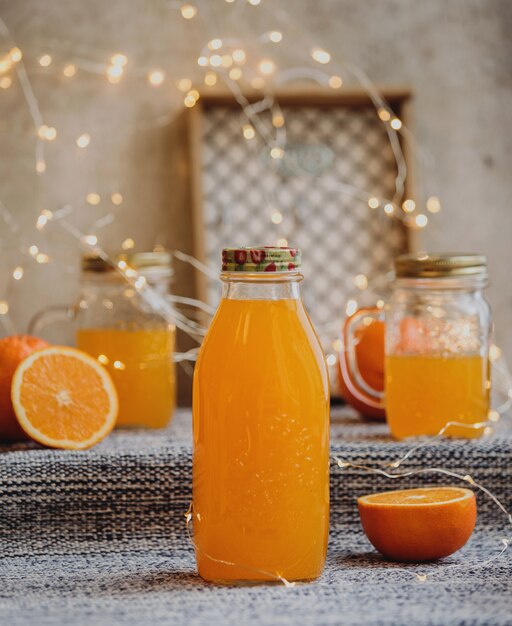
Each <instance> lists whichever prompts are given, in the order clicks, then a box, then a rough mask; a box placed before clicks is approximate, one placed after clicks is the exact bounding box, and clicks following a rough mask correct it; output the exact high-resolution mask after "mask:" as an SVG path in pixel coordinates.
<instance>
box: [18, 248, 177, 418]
mask: <svg viewBox="0 0 512 626" xmlns="http://www.w3.org/2000/svg"><path fill="white" fill-rule="evenodd" d="M120 260H121V261H123V262H124V263H126V264H127V266H129V267H131V268H133V269H134V270H136V271H137V272H138V274H139V275H140V276H143V277H144V278H145V280H147V282H148V284H149V285H150V286H152V287H153V288H154V289H156V290H157V291H158V292H159V293H160V294H161V295H165V294H166V293H167V292H168V289H169V280H170V276H171V274H172V271H171V266H170V255H169V254H168V253H165V252H164V253H160V252H159V253H153V252H151V253H149V252H148V253H137V254H132V255H125V256H122V257H120ZM62 319H67V320H71V321H73V322H74V325H75V327H76V345H77V347H78V348H79V349H81V350H84V351H85V352H87V353H89V354H90V355H91V356H93V357H95V358H96V359H98V361H99V362H100V363H101V364H102V365H104V366H105V367H106V368H107V370H108V371H109V372H110V374H111V376H112V378H113V380H114V383H115V386H116V389H117V393H118V396H119V417H118V420H117V425H118V426H141V427H148V428H162V427H164V426H166V425H167V424H168V423H169V421H170V419H171V417H172V412H173V409H174V406H175V396H176V390H175V386H176V383H175V366H174V362H173V355H174V345H175V336H176V328H175V326H174V325H172V324H169V323H168V322H167V321H166V320H165V319H164V318H163V317H162V316H161V315H160V314H159V313H156V312H155V311H154V310H153V309H152V308H151V307H150V306H148V304H147V303H146V302H145V301H144V300H143V299H142V298H141V297H140V295H139V294H138V293H137V290H136V289H134V288H132V287H131V286H130V285H129V284H127V282H126V280H125V279H124V278H123V276H122V275H121V274H120V273H119V272H117V271H116V270H115V269H114V268H113V267H112V266H111V265H110V264H108V263H106V262H105V261H103V260H102V259H100V258H98V257H86V258H84V260H83V263H82V277H81V289H80V297H79V300H78V302H76V303H75V304H72V305H70V306H64V307H49V308H48V309H45V310H43V311H41V312H40V313H39V314H37V315H36V316H35V318H34V319H33V320H32V322H31V324H30V326H31V332H32V333H34V334H39V333H40V332H41V330H42V329H43V328H44V327H45V326H46V325H48V324H54V323H56V322H58V321H59V320H62Z"/></svg>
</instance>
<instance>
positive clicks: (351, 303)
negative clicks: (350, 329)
mask: <svg viewBox="0 0 512 626" xmlns="http://www.w3.org/2000/svg"><path fill="white" fill-rule="evenodd" d="M356 311H357V301H356V300H352V299H351V300H348V302H347V306H346V307H345V313H346V314H347V315H354V313H355V312H356Z"/></svg>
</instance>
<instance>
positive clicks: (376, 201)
mask: <svg viewBox="0 0 512 626" xmlns="http://www.w3.org/2000/svg"><path fill="white" fill-rule="evenodd" d="M379 204H380V202H379V199H378V198H376V197H375V196H374V197H372V198H369V200H368V206H369V207H370V209H377V208H378V206H379Z"/></svg>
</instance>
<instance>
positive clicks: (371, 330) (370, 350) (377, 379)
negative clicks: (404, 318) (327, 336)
mask: <svg viewBox="0 0 512 626" xmlns="http://www.w3.org/2000/svg"><path fill="white" fill-rule="evenodd" d="M362 310H364V309H360V310H359V311H357V313H360V312H361V311H362ZM368 311H369V312H372V311H374V309H368ZM350 319H351V317H348V318H347V320H346V322H345V325H344V328H343V335H344V337H343V345H346V341H347V338H346V328H347V324H348V322H349V321H350ZM368 319H369V320H370V318H368ZM384 329H385V327H384V322H381V321H379V320H372V321H371V322H370V323H369V324H368V325H364V324H363V325H361V326H360V327H359V328H358V329H357V331H356V333H355V335H356V340H357V344H356V346H355V356H356V359H357V364H358V367H359V371H360V373H361V376H362V378H363V380H364V381H365V382H366V383H367V384H368V385H370V387H373V388H374V389H376V390H377V391H383V389H384ZM341 359H343V363H342V362H341ZM338 378H339V382H340V387H341V393H342V395H343V398H344V399H345V400H346V402H348V404H350V405H351V406H353V407H354V408H355V409H357V410H358V411H359V412H360V413H362V414H363V415H366V416H369V417H375V418H378V419H385V417H386V412H385V410H384V408H383V407H382V406H380V403H379V402H376V401H375V400H374V399H373V398H371V397H370V396H368V394H366V393H365V392H364V391H363V390H362V389H359V388H358V387H357V384H356V382H355V381H354V379H353V377H352V376H351V374H350V372H349V370H348V360H347V355H346V351H345V350H343V351H342V353H341V354H340V363H339V367H338Z"/></svg>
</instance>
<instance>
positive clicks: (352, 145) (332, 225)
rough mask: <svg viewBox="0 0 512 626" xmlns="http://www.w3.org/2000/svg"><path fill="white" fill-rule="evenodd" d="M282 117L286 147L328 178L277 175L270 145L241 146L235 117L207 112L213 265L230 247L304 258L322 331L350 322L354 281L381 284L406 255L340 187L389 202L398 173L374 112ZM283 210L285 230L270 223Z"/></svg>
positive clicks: (401, 239) (295, 111) (309, 297)
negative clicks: (271, 248)
mask: <svg viewBox="0 0 512 626" xmlns="http://www.w3.org/2000/svg"><path fill="white" fill-rule="evenodd" d="M283 116H284V119H285V121H286V130H287V145H289V146H291V147H293V150H295V151H298V152H299V154H300V153H301V152H305V153H306V155H309V156H307V158H308V160H309V161H310V163H307V167H311V169H312V170H314V169H315V168H320V169H321V168H322V167H323V168H324V169H323V171H321V172H320V173H317V174H316V175H310V176H301V177H298V176H296V175H294V173H293V170H292V171H286V168H285V171H279V170H277V171H276V170H272V169H270V168H269V167H268V165H267V162H266V159H267V158H268V157H267V154H268V149H267V148H266V147H265V145H264V143H263V142H262V141H261V140H260V139H259V138H258V137H256V138H254V139H251V140H247V139H245V138H244V137H243V134H242V122H241V119H240V114H239V111H238V110H236V109H232V108H228V107H211V108H210V107H208V108H206V110H205V112H204V121H203V151H202V154H203V157H202V158H203V162H202V172H203V190H204V207H203V211H204V223H205V231H206V232H205V245H206V255H207V258H208V260H209V261H210V262H211V263H212V264H214V265H218V264H219V263H220V249H221V248H222V247H223V246H229V245H259V244H266V245H275V244H276V242H277V240H278V239H279V238H285V239H287V241H288V242H289V244H290V245H294V246H298V247H300V248H301V249H302V251H303V257H302V258H303V271H304V274H305V277H306V281H305V283H304V287H303V297H304V301H305V304H306V306H307V308H308V311H309V312H310V315H311V317H312V319H313V321H314V323H315V324H316V325H320V326H322V325H325V324H328V323H330V322H333V321H334V320H336V319H339V318H341V316H342V315H343V312H344V309H345V305H346V301H347V297H348V296H349V293H353V291H354V277H355V275H357V274H365V275H366V276H368V277H369V278H370V279H371V277H372V276H376V275H379V276H380V275H382V274H383V272H385V271H387V270H388V269H390V268H391V267H392V261H393V258H394V257H395V256H396V254H397V253H399V252H401V251H403V250H404V248H405V245H406V241H405V235H404V231H403V228H402V227H401V225H400V224H399V223H398V222H397V220H395V219H390V218H389V217H387V216H386V215H385V214H384V213H383V211H382V210H380V211H376V210H372V209H370V208H369V207H368V205H367V203H366V201H364V200H358V199H356V198H354V197H351V196H349V195H347V194H345V193H342V190H341V189H340V183H349V184H351V185H354V186H357V187H359V188H362V189H365V190H368V191H369V192H370V193H371V194H373V195H375V196H378V197H384V198H390V197H392V196H393V191H394V178H395V175H396V163H395V160H394V158H393V154H392V152H391V149H390V146H389V142H388V139H387V135H386V132H385V129H384V128H383V125H382V122H380V120H379V119H378V117H377V115H376V113H375V110H374V109H373V108H372V107H370V106H358V107H344V106H339V105H338V106H334V107H315V106H313V107H295V106H294V107H284V108H283ZM312 146H316V149H314V150H313V152H312ZM288 169H289V168H288ZM276 210H278V211H279V212H280V213H281V214H282V218H283V219H282V222H281V223H280V224H274V223H273V222H272V220H271V217H272V214H273V213H275V211H276ZM208 295H209V299H210V301H211V302H212V303H216V302H217V300H218V297H219V292H218V287H217V286H215V285H212V286H211V288H210V291H209V294H208Z"/></svg>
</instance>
